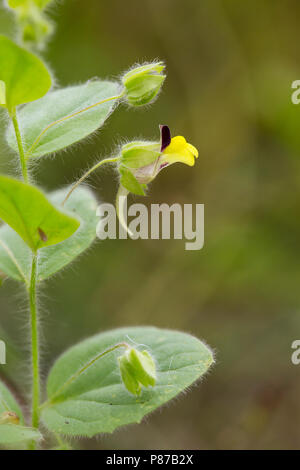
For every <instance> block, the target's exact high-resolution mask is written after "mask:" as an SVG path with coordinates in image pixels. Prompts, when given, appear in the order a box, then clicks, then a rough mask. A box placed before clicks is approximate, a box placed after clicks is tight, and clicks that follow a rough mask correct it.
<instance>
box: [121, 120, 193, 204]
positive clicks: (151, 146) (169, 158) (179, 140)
mask: <svg viewBox="0 0 300 470" xmlns="http://www.w3.org/2000/svg"><path fill="white" fill-rule="evenodd" d="M160 133H161V139H160V142H143V141H135V142H130V143H129V144H126V145H124V146H123V148H122V150H121V159H120V165H119V172H120V175H121V181H120V182H121V185H122V186H124V188H125V189H127V190H128V192H131V193H134V194H138V195H144V194H145V193H144V190H145V186H146V185H148V184H149V183H151V181H153V180H154V178H156V176H157V175H158V173H159V172H160V171H161V170H162V169H163V168H166V167H168V166H169V165H172V164H173V163H178V162H181V163H185V164H186V165H189V166H194V164H195V159H196V158H198V150H197V149H196V148H195V147H194V146H193V145H192V144H189V143H188V142H187V141H186V140H185V138H184V137H182V136H177V137H173V138H171V132H170V129H169V127H168V126H160Z"/></svg>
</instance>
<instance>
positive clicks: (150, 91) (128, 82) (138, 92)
mask: <svg viewBox="0 0 300 470" xmlns="http://www.w3.org/2000/svg"><path fill="white" fill-rule="evenodd" d="M164 68H165V65H164V63H163V62H154V63H152V64H145V65H142V66H139V67H135V68H134V69H132V70H130V71H129V72H127V73H126V74H125V75H124V76H123V78H122V83H123V85H124V88H125V90H126V98H127V101H128V103H129V104H131V105H132V106H143V105H145V104H148V103H150V102H151V101H153V100H154V98H155V97H156V96H157V95H158V93H159V91H160V89H161V87H162V84H163V82H164V81H165V78H166V75H163V74H162V71H163V70H164Z"/></svg>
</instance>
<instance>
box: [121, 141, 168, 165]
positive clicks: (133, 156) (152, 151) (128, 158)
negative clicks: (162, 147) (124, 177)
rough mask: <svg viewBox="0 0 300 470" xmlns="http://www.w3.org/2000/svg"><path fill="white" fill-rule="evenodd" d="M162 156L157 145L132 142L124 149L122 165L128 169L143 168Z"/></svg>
mask: <svg viewBox="0 0 300 470" xmlns="http://www.w3.org/2000/svg"><path fill="white" fill-rule="evenodd" d="M160 154H161V152H160V151H159V144H157V143H153V142H138V141H136V142H130V143H129V144H126V145H124V146H123V147H122V151H121V163H123V164H124V165H125V166H126V167H127V168H134V169H136V168H141V167H143V166H147V165H150V164H151V163H153V162H154V161H155V160H156V159H157V158H158V157H159V156H160Z"/></svg>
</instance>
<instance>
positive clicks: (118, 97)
mask: <svg viewBox="0 0 300 470" xmlns="http://www.w3.org/2000/svg"><path fill="white" fill-rule="evenodd" d="M124 93H125V90H123V91H122V93H120V94H119V95H117V96H111V97H109V98H106V99H105V100H101V101H98V102H97V103H94V104H91V105H90V106H87V107H86V108H83V109H80V110H79V111H76V112H75V113H72V114H69V115H68V116H64V117H63V118H60V119H57V120H56V121H53V122H51V124H48V126H46V127H45V128H44V129H43V130H42V132H41V133H40V134H39V135H38V136H37V138H36V139H35V141H34V142H33V144H32V145H31V147H30V148H29V149H28V151H27V152H26V158H28V157H29V156H30V154H31V153H32V152H33V150H34V149H35V147H36V146H37V145H38V143H39V141H40V140H41V138H42V137H43V136H44V135H45V134H46V132H47V131H49V129H51V128H52V127H54V126H56V125H57V124H60V123H62V122H64V121H67V120H68V119H71V118H73V117H75V116H78V115H79V114H82V113H85V112H86V111H89V110H90V109H93V108H95V107H96V106H99V105H101V104H104V103H108V102H109V101H113V100H119V99H121V98H122V97H123V96H124Z"/></svg>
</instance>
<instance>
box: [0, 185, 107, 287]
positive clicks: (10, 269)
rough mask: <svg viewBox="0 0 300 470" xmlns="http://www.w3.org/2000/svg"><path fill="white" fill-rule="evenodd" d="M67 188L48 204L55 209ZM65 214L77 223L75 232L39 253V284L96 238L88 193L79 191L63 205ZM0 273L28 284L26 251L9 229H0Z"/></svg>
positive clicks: (95, 220) (92, 198) (94, 205)
mask: <svg viewBox="0 0 300 470" xmlns="http://www.w3.org/2000/svg"><path fill="white" fill-rule="evenodd" d="M68 190H69V188H66V189H63V190H58V191H55V192H54V193H52V194H50V195H49V200H50V201H51V202H52V204H54V205H55V206H57V207H59V206H60V205H61V202H62V201H63V200H64V198H65V196H66V194H67V192H68ZM65 208H66V209H67V210H68V212H69V213H73V214H74V215H75V216H76V217H78V218H79V220H80V227H79V229H78V230H77V231H76V232H75V233H74V234H73V235H72V236H71V237H69V238H68V239H67V240H64V241H63V242H61V243H59V244H57V245H53V246H51V247H46V248H41V249H40V250H39V262H38V279H39V281H42V280H44V279H46V278H48V277H49V276H51V275H53V274H55V273H56V272H57V271H59V270H60V269H62V268H64V267H65V266H67V265H68V264H69V263H71V262H72V261H73V260H74V259H75V258H76V257H77V256H79V255H80V254H81V253H82V252H83V251H84V250H86V249H87V248H88V247H89V246H90V245H91V244H92V243H93V241H94V240H95V238H96V227H97V223H98V221H99V218H98V217H97V216H96V208H97V200H96V198H95V196H94V195H93V193H92V191H90V190H89V189H88V188H85V187H83V186H82V187H79V188H77V189H76V191H74V193H73V194H72V196H71V197H70V199H68V201H67V203H66V204H65ZM0 270H1V271H3V272H4V273H5V274H7V275H8V276H9V277H11V278H12V279H15V280H17V281H23V282H29V279H30V272H31V253H30V249H29V248H28V246H27V245H26V243H24V241H23V240H22V239H21V238H20V237H19V235H18V234H17V233H16V232H14V231H13V230H12V229H11V228H10V227H9V226H7V225H4V226H3V227H1V228H0Z"/></svg>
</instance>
